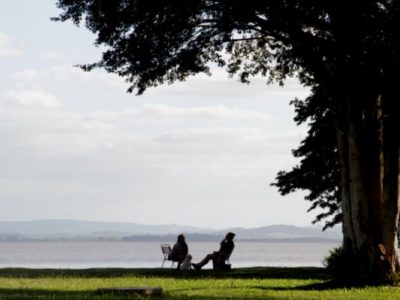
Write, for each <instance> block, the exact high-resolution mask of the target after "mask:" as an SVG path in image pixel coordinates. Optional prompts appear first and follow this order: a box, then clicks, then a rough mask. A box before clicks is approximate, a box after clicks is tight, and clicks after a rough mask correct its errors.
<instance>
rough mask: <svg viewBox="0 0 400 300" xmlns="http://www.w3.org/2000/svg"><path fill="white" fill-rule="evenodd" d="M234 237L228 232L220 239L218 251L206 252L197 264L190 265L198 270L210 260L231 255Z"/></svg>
mask: <svg viewBox="0 0 400 300" xmlns="http://www.w3.org/2000/svg"><path fill="white" fill-rule="evenodd" d="M234 237H235V234H234V233H232V232H228V233H227V234H226V236H225V238H224V239H223V240H222V241H221V243H220V248H219V250H218V251H215V252H213V253H210V254H207V255H206V257H204V258H203V260H202V261H200V262H199V263H197V264H192V266H193V267H194V268H195V269H196V270H200V269H201V268H202V267H203V266H204V265H206V264H207V263H208V262H209V261H210V260H218V259H223V260H225V259H227V258H229V256H230V255H231V253H232V251H233V248H235V244H234V243H233V238H234Z"/></svg>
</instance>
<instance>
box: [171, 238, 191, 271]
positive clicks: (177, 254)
mask: <svg viewBox="0 0 400 300" xmlns="http://www.w3.org/2000/svg"><path fill="white" fill-rule="evenodd" d="M188 252H189V248H188V245H187V244H186V241H185V236H184V235H183V234H180V235H178V238H177V241H176V243H175V245H174V247H172V252H171V254H170V256H171V257H170V258H171V259H172V260H173V261H177V262H178V270H179V269H180V266H181V263H182V261H183V260H184V259H185V258H186V255H187V254H188Z"/></svg>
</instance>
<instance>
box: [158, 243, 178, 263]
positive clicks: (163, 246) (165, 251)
mask: <svg viewBox="0 0 400 300" xmlns="http://www.w3.org/2000/svg"><path fill="white" fill-rule="evenodd" d="M161 251H162V254H163V256H164V257H163V262H162V265H161V268H164V264H165V261H166V260H170V261H171V262H172V264H171V268H172V267H174V266H175V261H174V260H173V259H172V257H171V256H170V254H171V252H172V249H171V246H170V244H161Z"/></svg>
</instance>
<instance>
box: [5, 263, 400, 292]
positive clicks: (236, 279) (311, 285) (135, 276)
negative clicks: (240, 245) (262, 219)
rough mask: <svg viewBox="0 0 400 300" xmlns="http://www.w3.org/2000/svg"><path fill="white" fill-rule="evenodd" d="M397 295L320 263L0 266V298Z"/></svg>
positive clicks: (386, 288)
mask: <svg viewBox="0 0 400 300" xmlns="http://www.w3.org/2000/svg"><path fill="white" fill-rule="evenodd" d="M143 286H153V287H161V288H162V289H163V291H164V294H163V295H162V296H157V297H155V296H154V297H149V296H126V295H125V296H117V295H112V294H98V293H97V291H96V290H97V289H98V288H107V287H143ZM143 298H145V299H149V298H150V299H200V300H205V299H210V300H217V299H304V300H312V299H335V300H340V299H360V300H367V299H385V300H390V299H400V287H363V288H346V287H339V286H334V285H333V284H331V283H330V282H329V278H327V276H326V275H325V274H324V270H323V269H320V268H243V269H234V270H232V271H230V272H225V273H222V272H214V271H211V270H204V271H187V272H182V271H180V272H178V271H176V270H171V269H168V270H167V269H163V270H161V269H88V270H55V269H40V270H33V269H0V299H7V300H13V299H44V300H46V299H143Z"/></svg>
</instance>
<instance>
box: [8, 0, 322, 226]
mask: <svg viewBox="0 0 400 300" xmlns="http://www.w3.org/2000/svg"><path fill="white" fill-rule="evenodd" d="M58 13H59V10H58V9H57V7H56V6H55V0H40V1H37V0H1V1H0V66H1V68H0V143H1V147H0V203H1V204H2V209H1V210H0V220H1V221H16V220H35V219H79V220H89V221H116V222H133V223H142V224H181V225H191V226H199V227H212V228H228V227H259V226H265V225H271V224H292V225H299V226H308V225H310V224H311V220H312V219H313V218H314V215H315V214H313V213H307V209H308V207H309V204H310V203H308V202H306V201H305V200H304V194H302V193H294V194H292V195H289V196H285V197H282V196H280V195H279V193H278V191H277V189H276V187H272V186H270V183H271V182H273V181H274V178H275V176H276V173H277V172H278V171H279V170H289V169H290V168H291V167H293V166H294V165H295V164H296V162H297V161H296V159H294V158H293V157H292V154H291V150H292V149H294V148H296V147H297V146H298V144H299V142H300V141H301V140H302V138H304V137H305V134H306V132H307V128H306V127H305V126H303V127H298V126H296V124H295V123H294V121H293V117H294V111H293V107H292V106H289V102H290V100H292V99H294V98H295V97H298V98H300V99H303V98H305V97H306V96H307V95H308V90H306V89H304V88H303V87H301V86H300V85H299V84H298V82H297V81H296V80H295V79H289V80H288V81H287V82H286V84H285V86H284V87H280V86H278V85H267V84H266V80H265V79H263V78H254V79H253V80H252V82H251V83H250V84H248V85H247V84H242V83H240V82H239V81H238V79H237V78H228V76H227V74H226V73H225V72H224V70H222V69H218V68H212V70H213V75H212V76H211V77H209V76H206V75H197V76H195V77H192V78H190V79H189V80H187V81H185V82H180V83H175V84H172V85H163V86H160V87H157V88H152V89H150V90H147V91H146V92H145V94H144V95H142V96H136V95H134V94H129V93H127V92H126V90H127V88H128V85H127V84H126V83H125V82H124V80H123V79H122V78H119V77H117V76H116V75H114V74H109V73H106V72H104V71H101V70H96V71H94V72H90V73H87V72H83V71H82V70H80V69H79V68H77V67H74V66H75V65H76V64H83V63H91V62H95V61H97V60H98V59H99V58H100V55H101V50H100V49H98V48H96V47H95V46H94V45H93V42H94V38H95V37H94V36H93V35H92V34H91V33H90V32H89V31H88V30H86V29H85V28H84V26H81V27H76V26H74V25H73V24H72V23H71V22H66V23H58V22H53V21H50V18H51V17H54V16H57V15H58Z"/></svg>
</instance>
